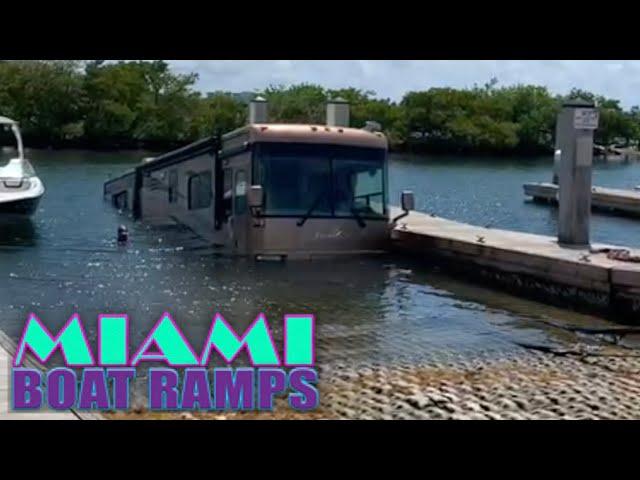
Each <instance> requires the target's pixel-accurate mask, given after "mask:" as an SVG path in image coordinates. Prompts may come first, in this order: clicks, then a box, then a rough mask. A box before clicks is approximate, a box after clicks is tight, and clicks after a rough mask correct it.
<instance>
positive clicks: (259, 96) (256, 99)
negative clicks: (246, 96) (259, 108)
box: [251, 95, 267, 103]
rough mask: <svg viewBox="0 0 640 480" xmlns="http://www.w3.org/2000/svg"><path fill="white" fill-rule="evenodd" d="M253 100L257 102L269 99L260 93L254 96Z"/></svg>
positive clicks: (264, 101)
mask: <svg viewBox="0 0 640 480" xmlns="http://www.w3.org/2000/svg"><path fill="white" fill-rule="evenodd" d="M251 101H252V102H255V103H266V102H267V99H266V98H264V97H263V96H261V95H258V96H257V97H255V98H253V99H252V100H251Z"/></svg>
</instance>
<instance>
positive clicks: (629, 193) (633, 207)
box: [523, 182, 640, 217]
mask: <svg viewBox="0 0 640 480" xmlns="http://www.w3.org/2000/svg"><path fill="white" fill-rule="evenodd" d="M523 187H524V193H525V195H526V196H528V197H532V198H533V199H534V200H535V201H540V202H546V203H550V204H557V203H558V185H555V184H553V183H545V182H541V183H525V184H524V186H523ZM591 208H592V209H594V210H600V211H608V212H612V213H618V214H623V215H630V216H638V217H640V191H637V190H621V189H615V188H604V187H592V188H591Z"/></svg>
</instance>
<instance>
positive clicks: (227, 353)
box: [200, 313, 280, 367]
mask: <svg viewBox="0 0 640 480" xmlns="http://www.w3.org/2000/svg"><path fill="white" fill-rule="evenodd" d="M212 347H213V348H215V349H216V350H217V351H218V353H220V355H222V357H223V358H224V360H225V361H226V362H227V363H231V362H233V359H234V358H235V357H236V356H237V355H238V353H240V350H242V349H243V348H246V349H247V353H248V354H249V359H250V360H251V363H252V364H253V366H256V367H261V366H280V359H279V358H278V353H277V352H276V348H275V346H274V345H273V339H272V338H271V332H270V331H269V326H268V325H267V320H266V319H265V317H264V315H263V314H262V313H261V314H260V315H258V317H257V318H256V319H255V321H254V322H253V323H252V324H251V325H250V326H249V328H247V330H246V331H245V332H244V334H243V335H242V337H239V336H238V335H237V334H236V332H235V331H234V330H233V328H232V327H231V326H230V325H229V324H228V323H227V322H226V320H225V319H224V318H222V315H220V314H217V315H216V317H215V318H214V319H213V325H212V326H211V330H210V332H209V336H208V338H207V340H206V343H205V344H204V350H203V351H202V357H201V359H200V365H202V366H205V365H206V364H207V363H209V357H210V356H211V348H212Z"/></svg>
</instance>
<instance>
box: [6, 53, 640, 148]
mask: <svg viewBox="0 0 640 480" xmlns="http://www.w3.org/2000/svg"><path fill="white" fill-rule="evenodd" d="M197 79H198V76H197V74H195V73H191V74H181V73H176V72H174V71H172V70H171V68H170V67H169V65H168V64H167V63H166V62H164V61H161V60H159V61H127V62H124V61H122V62H104V61H101V60H94V61H6V60H5V61H0V115H3V116H7V117H11V118H14V119H15V120H18V121H19V122H20V125H21V128H22V131H23V136H24V138H25V143H26V144H27V145H28V146H31V147H48V146H52V147H75V146H78V147H88V148H136V147H145V148H157V149H164V148H170V147H173V146H178V145H182V144H186V143H189V142H192V141H195V140H197V139H199V138H202V137H204V136H207V135H211V134H212V133H214V132H226V131H230V130H233V129H234V128H237V127H240V126H242V125H244V124H245V122H246V118H247V103H248V101H249V100H250V98H251V97H252V96H254V95H263V96H264V97H266V98H267V100H269V116H270V121H273V122H304V123H323V122H324V120H325V104H326V101H327V100H329V99H331V98H336V97H342V98H344V99H346V100H348V101H349V102H350V104H351V126H352V127H362V126H364V125H365V122H366V121H368V120H373V121H376V122H378V123H379V124H380V125H381V126H382V128H383V130H384V132H385V133H386V134H387V135H388V137H389V139H390V142H391V145H392V148H394V149H398V150H418V151H428V152H460V153H494V154H512V153H541V152H549V151H551V150H552V148H553V143H554V139H553V136H554V130H555V119H556V115H557V112H558V110H559V108H560V106H561V105H562V102H563V101H564V100H566V99H567V98H583V99H588V100H593V101H595V102H597V105H598V106H599V108H600V117H601V120H600V128H599V129H598V130H597V132H596V137H595V140H596V143H598V144H601V145H611V144H614V143H615V144H623V145H625V146H631V145H633V146H635V145H637V143H638V141H639V140H640V108H638V107H632V108H631V109H629V110H625V109H624V108H622V107H621V105H620V102H619V101H618V100H614V99H609V98H605V97H603V96H600V95H596V94H593V93H591V92H586V91H582V90H577V89H574V90H572V91H571V92H568V93H567V94H566V95H552V94H551V93H550V92H549V91H548V90H547V89H546V88H544V87H540V86H535V85H516V86H507V87H500V86H498V82H497V80H495V79H493V80H491V81H490V82H488V83H487V84H486V85H483V86H474V87H473V88H468V89H454V88H430V89H426V90H423V91H412V92H408V93H406V94H405V95H404V97H403V98H402V100H401V101H399V102H394V101H392V100H390V99H382V98H378V97H377V96H376V94H375V92H373V91H368V90H361V89H357V88H345V89H337V90H335V89H334V90H332V89H327V88H324V87H322V86H320V85H313V84H300V85H293V86H287V87H285V86H271V87H269V88H267V89H265V90H262V91H258V90H256V91H255V92H248V93H247V92H245V93H237V92H236V93H233V92H222V91H216V92H209V93H201V92H199V91H198V90H197V89H196V88H195V84H196V81H197ZM9 141H10V139H9V137H3V138H2V142H3V143H8V142H9Z"/></svg>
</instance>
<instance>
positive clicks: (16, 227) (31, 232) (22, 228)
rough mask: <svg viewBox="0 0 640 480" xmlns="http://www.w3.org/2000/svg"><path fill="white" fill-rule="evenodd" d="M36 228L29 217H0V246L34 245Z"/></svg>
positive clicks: (18, 246)
mask: <svg viewBox="0 0 640 480" xmlns="http://www.w3.org/2000/svg"><path fill="white" fill-rule="evenodd" d="M36 242H37V230H36V227H35V225H34V223H33V220H32V219H31V218H20V217H13V218H4V219H3V218H0V246H2V247H16V248H20V247H34V246H35V245H36Z"/></svg>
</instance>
